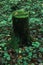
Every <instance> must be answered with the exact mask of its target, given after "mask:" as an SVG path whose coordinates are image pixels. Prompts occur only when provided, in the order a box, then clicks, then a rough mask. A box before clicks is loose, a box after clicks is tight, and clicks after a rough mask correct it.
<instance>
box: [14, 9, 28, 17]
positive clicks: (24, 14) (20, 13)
mask: <svg viewBox="0 0 43 65" xmlns="http://www.w3.org/2000/svg"><path fill="white" fill-rule="evenodd" d="M28 15H29V11H25V10H24V9H20V10H16V11H14V12H13V16H15V17H16V18H26V17H28Z"/></svg>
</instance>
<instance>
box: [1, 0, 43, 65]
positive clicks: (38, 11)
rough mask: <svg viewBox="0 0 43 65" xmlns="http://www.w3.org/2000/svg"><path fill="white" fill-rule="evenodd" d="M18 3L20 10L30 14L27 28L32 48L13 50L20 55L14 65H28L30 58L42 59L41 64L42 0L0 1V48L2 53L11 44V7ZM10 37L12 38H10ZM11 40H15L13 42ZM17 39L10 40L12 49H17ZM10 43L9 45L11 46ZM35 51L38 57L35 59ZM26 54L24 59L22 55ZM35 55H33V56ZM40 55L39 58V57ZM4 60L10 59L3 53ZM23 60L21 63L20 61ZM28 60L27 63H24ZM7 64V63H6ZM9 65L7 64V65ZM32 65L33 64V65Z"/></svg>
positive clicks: (42, 36) (42, 50)
mask: <svg viewBox="0 0 43 65" xmlns="http://www.w3.org/2000/svg"><path fill="white" fill-rule="evenodd" d="M19 1H20V3H21V4H19V5H18V7H19V8H20V9H22V8H23V9H26V10H28V11H29V12H30V16H29V28H30V35H31V37H32V40H33V42H32V46H31V47H25V51H22V50H21V48H18V49H15V50H16V53H17V52H18V51H19V53H21V55H22V59H18V61H17V63H18V64H17V63H16V64H15V65H20V63H21V62H22V63H21V65H28V64H29V62H30V61H31V59H32V58H34V57H35V58H40V57H41V58H42V60H40V63H42V62H43V56H42V55H43V0H27V2H25V1H23V2H22V1H21V0H0V47H3V48H4V51H5V50H6V51H7V47H6V44H7V46H8V45H9V43H11V38H12V36H13V29H12V12H13V11H12V9H11V7H12V6H15V5H16V4H17V3H18V2H19ZM11 35H12V36H11ZM13 39H14V40H15V41H14V42H13ZM18 42H19V38H16V37H14V38H12V43H14V46H15V47H14V48H16V47H17V45H18ZM12 43H11V44H10V45H12ZM37 51H38V53H39V57H37V55H38V54H37ZM26 52H27V53H28V55H27V56H26V57H23V55H25V54H26ZM34 53H35V54H34ZM40 54H41V56H40ZM3 57H4V58H7V59H8V60H9V59H10V56H9V55H8V52H5V53H4V56H3ZM22 60H23V61H22ZM26 60H28V62H26ZM6 63H7V62H6ZM8 65H9V64H8ZM33 65H34V63H33Z"/></svg>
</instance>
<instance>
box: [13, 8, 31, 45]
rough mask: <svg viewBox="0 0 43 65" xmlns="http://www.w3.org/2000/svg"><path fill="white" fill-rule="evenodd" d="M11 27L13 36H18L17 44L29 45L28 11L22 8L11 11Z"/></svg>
mask: <svg viewBox="0 0 43 65" xmlns="http://www.w3.org/2000/svg"><path fill="white" fill-rule="evenodd" d="M12 20H13V29H14V33H15V36H17V37H18V36H19V38H20V40H21V41H20V43H19V46H24V45H30V44H31V40H30V32H29V12H27V11H25V10H24V9H20V10H16V11H14V12H13V17H12Z"/></svg>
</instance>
